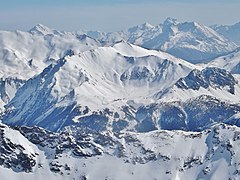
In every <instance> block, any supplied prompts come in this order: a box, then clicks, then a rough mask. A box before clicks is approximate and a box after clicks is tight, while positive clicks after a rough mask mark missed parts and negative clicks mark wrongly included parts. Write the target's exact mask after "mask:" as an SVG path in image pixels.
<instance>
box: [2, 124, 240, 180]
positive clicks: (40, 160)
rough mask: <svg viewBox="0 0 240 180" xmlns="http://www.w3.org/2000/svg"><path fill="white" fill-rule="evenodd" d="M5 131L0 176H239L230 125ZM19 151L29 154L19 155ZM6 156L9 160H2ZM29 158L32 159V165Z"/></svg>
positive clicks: (239, 140)
mask: <svg viewBox="0 0 240 180" xmlns="http://www.w3.org/2000/svg"><path fill="white" fill-rule="evenodd" d="M0 130H1V136H0V141H1V142H4V143H3V144H2V146H1V148H0V150H1V151H0V159H1V166H0V174H1V178H6V179H9V180H16V179H19V180H21V179H24V180H26V179H44V178H47V179H49V180H52V179H53V180H55V179H74V178H75V179H89V180H91V179H96V177H97V178H98V179H114V180H115V179H116V180H117V179H119V180H120V179H159V180H161V179H216V180H221V179H229V178H232V179H234V178H238V177H239V168H240V167H239V164H240V156H239V145H240V136H239V135H240V129H239V128H238V127H235V126H229V125H225V124H218V125H215V126H214V127H212V128H211V129H207V130H205V131H203V132H197V133H196V132H184V131H152V132H149V133H132V132H125V133H121V134H115V135H114V134H111V133H108V132H106V133H97V132H93V131H90V130H87V129H85V130H83V129H79V128H74V127H69V128H67V129H65V130H64V131H63V132H61V133H60V134H56V133H52V132H48V131H45V130H43V129H40V128H36V127H33V128H27V127H22V128H20V129H19V131H20V132H21V134H20V133H19V131H17V130H13V129H10V128H9V127H6V126H4V125H1V127H0ZM16 135H17V136H16ZM24 136H25V137H24ZM30 141H31V142H30ZM5 148H8V150H4V149H5ZM19 152H20V153H22V155H23V156H18V154H19ZM9 153H10V155H8V154H9ZM6 155H7V157H8V158H7V159H6V158H4V159H3V160H2V157H4V156H6ZM20 157H22V159H21V161H19V160H20ZM28 161H29V162H32V163H31V164H29V165H28V164H26V163H27V162H28ZM22 162H25V163H22ZM18 163H20V164H18ZM14 167H17V168H16V169H15V168H14ZM26 167H28V168H26Z"/></svg>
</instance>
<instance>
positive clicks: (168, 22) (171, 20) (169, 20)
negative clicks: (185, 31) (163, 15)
mask: <svg viewBox="0 0 240 180" xmlns="http://www.w3.org/2000/svg"><path fill="white" fill-rule="evenodd" d="M177 24H178V21H177V19H175V18H171V17H168V18H167V19H166V20H165V21H164V22H163V25H167V26H169V25H177Z"/></svg>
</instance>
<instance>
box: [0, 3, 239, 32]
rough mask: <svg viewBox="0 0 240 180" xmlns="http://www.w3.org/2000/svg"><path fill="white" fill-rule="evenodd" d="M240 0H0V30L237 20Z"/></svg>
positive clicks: (103, 28)
mask: <svg viewBox="0 0 240 180" xmlns="http://www.w3.org/2000/svg"><path fill="white" fill-rule="evenodd" d="M239 9H240V0H201V1H196V0H88V1H87V0H86V1H83V0H0V29H2V30H15V29H20V30H28V29H30V28H31V27H33V26H34V25H36V24H38V23H41V24H44V25H46V26H49V27H51V28H55V29H59V30H68V31H73V30H80V29H85V30H101V31H115V30H122V29H126V28H128V27H130V26H134V25H137V24H142V23H144V22H149V23H151V24H153V25H157V24H159V23H161V22H162V21H164V20H165V19H166V18H167V17H174V18H176V19H178V20H179V21H198V22H200V23H202V24H206V25H210V24H233V23H236V22H239V21H240V10H239Z"/></svg>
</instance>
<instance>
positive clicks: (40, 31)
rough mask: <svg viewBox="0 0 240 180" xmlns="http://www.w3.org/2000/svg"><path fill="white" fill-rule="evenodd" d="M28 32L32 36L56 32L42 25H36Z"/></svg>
mask: <svg viewBox="0 0 240 180" xmlns="http://www.w3.org/2000/svg"><path fill="white" fill-rule="evenodd" d="M29 32H30V33H33V34H40V35H47V34H54V33H55V32H56V30H53V29H50V28H49V27H47V26H45V25H43V24H37V25H36V26H34V27H33V28H32V29H30V30H29Z"/></svg>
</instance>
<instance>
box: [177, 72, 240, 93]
mask: <svg viewBox="0 0 240 180" xmlns="http://www.w3.org/2000/svg"><path fill="white" fill-rule="evenodd" d="M235 84H237V80H235V78H234V77H233V76H232V74H231V73H229V72H227V71H226V70H224V69H219V68H206V69H203V70H202V71H199V70H193V71H192V72H190V73H189V75H188V76H187V77H185V78H181V79H180V80H179V81H178V82H177V83H176V86H177V87H178V88H183V89H193V90H199V88H200V87H202V88H205V89H206V88H208V87H209V86H211V87H213V88H224V87H225V88H227V89H228V91H229V92H230V93H231V94H234V85H235Z"/></svg>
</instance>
